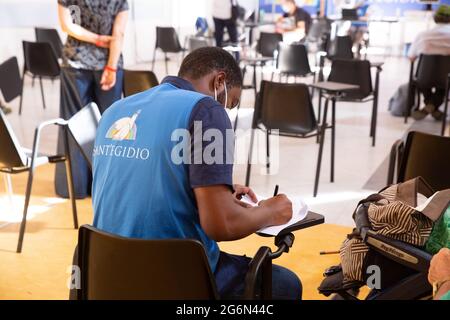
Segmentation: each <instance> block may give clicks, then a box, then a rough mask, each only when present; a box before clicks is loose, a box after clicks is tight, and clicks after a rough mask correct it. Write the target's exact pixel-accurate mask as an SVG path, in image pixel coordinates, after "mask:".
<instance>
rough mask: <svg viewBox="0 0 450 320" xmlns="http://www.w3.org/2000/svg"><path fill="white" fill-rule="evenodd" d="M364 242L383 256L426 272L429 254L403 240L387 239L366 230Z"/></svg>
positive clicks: (428, 265) (429, 259) (429, 258)
mask: <svg viewBox="0 0 450 320" xmlns="http://www.w3.org/2000/svg"><path fill="white" fill-rule="evenodd" d="M365 242H366V244H367V245H368V246H369V247H371V248H372V249H374V250H376V251H377V252H379V253H381V254H382V255H383V256H385V257H387V258H389V259H391V260H393V261H395V262H398V263H400V264H401V265H403V266H405V267H407V268H410V269H413V270H416V271H418V272H421V273H427V272H428V269H429V267H430V261H431V258H432V256H431V254H429V253H427V252H425V251H423V250H421V249H419V248H417V247H414V246H412V245H410V244H407V243H405V242H401V241H398V240H393V239H389V238H387V237H385V236H382V235H378V234H376V233H375V232H373V231H368V232H367V237H366V239H365Z"/></svg>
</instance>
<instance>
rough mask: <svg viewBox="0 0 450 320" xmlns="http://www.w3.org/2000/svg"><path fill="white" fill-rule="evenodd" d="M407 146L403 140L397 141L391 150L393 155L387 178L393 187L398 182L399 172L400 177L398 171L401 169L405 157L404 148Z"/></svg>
mask: <svg viewBox="0 0 450 320" xmlns="http://www.w3.org/2000/svg"><path fill="white" fill-rule="evenodd" d="M404 146H405V144H404V142H403V140H397V141H396V142H395V143H394V144H393V145H392V148H391V153H390V155H389V170H388V177H387V184H388V185H392V184H394V183H396V182H398V181H397V179H396V178H395V173H396V172H397V176H398V170H399V167H400V163H401V160H402V156H403V148H404Z"/></svg>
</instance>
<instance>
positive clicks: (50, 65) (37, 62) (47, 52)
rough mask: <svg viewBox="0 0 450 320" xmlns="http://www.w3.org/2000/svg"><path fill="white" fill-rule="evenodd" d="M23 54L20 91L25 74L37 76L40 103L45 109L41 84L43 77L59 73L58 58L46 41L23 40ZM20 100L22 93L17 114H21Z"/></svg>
mask: <svg viewBox="0 0 450 320" xmlns="http://www.w3.org/2000/svg"><path fill="white" fill-rule="evenodd" d="M23 54H24V58H25V63H24V67H23V75H22V93H23V87H24V81H25V75H27V74H28V75H31V76H32V77H38V78H39V84H40V86H41V96H42V104H43V107H44V109H45V97H44V87H43V86H42V79H43V78H50V79H53V78H55V77H57V76H59V74H60V67H59V63H58V59H57V58H56V56H55V53H54V51H53V49H52V46H51V45H50V44H49V43H47V42H28V41H23ZM22 100H23V94H22V96H21V97H20V107H19V114H22Z"/></svg>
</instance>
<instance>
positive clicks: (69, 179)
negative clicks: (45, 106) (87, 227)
mask: <svg viewBox="0 0 450 320" xmlns="http://www.w3.org/2000/svg"><path fill="white" fill-rule="evenodd" d="M63 130H64V145H65V149H66V161H64V162H65V164H66V177H67V189H68V190H69V197H70V201H71V203H72V214H73V227H74V229H78V214H77V204H76V200H75V192H74V190H75V188H74V184H73V172H72V160H71V153H70V146H69V132H68V131H69V129H68V128H67V127H65V128H64V129H63Z"/></svg>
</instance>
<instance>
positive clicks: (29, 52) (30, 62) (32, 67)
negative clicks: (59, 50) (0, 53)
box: [23, 41, 60, 78]
mask: <svg viewBox="0 0 450 320" xmlns="http://www.w3.org/2000/svg"><path fill="white" fill-rule="evenodd" d="M23 52H24V57H25V71H26V72H29V73H30V74H32V75H34V76H38V77H50V78H54V77H57V76H59V74H60V67H59V63H58V59H57V58H56V56H55V53H54V51H53V48H52V46H51V45H50V44H49V43H47V42H28V41H23Z"/></svg>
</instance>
